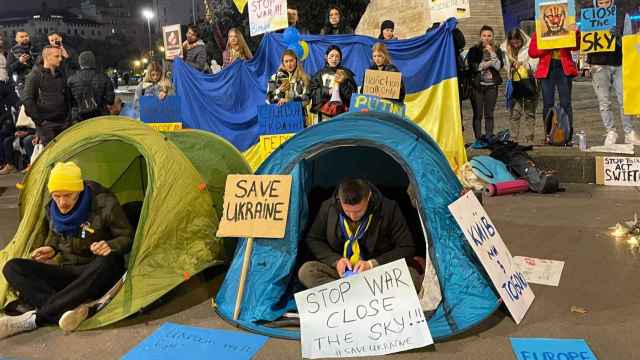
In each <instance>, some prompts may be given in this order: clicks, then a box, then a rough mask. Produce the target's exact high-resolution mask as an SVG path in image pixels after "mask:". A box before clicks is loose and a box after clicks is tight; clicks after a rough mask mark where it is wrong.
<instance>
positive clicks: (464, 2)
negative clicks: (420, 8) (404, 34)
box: [429, 0, 471, 23]
mask: <svg viewBox="0 0 640 360" xmlns="http://www.w3.org/2000/svg"><path fill="white" fill-rule="evenodd" d="M429 5H430V9H431V22H432V23H435V22H440V23H442V22H445V21H446V20H447V19H449V18H452V17H454V18H456V19H464V18H468V17H471V7H470V5H469V0H430V1H429Z"/></svg>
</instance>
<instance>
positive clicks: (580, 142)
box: [576, 130, 587, 151]
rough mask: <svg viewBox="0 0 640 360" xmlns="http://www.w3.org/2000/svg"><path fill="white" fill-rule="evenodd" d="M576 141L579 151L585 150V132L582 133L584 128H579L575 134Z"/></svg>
mask: <svg viewBox="0 0 640 360" xmlns="http://www.w3.org/2000/svg"><path fill="white" fill-rule="evenodd" d="M576 142H577V143H578V148H579V149H580V151H587V134H585V133H584V130H580V131H579V132H578V133H577V134H576Z"/></svg>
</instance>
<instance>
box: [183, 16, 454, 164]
mask: <svg viewBox="0 0 640 360" xmlns="http://www.w3.org/2000/svg"><path fill="white" fill-rule="evenodd" d="M456 24H457V23H456V20H455V19H450V20H449V21H447V22H446V23H444V24H443V26H441V27H440V28H439V29H437V30H435V31H432V32H429V33H428V34H426V35H423V36H420V37H416V38H412V39H408V40H393V41H387V42H386V45H387V48H388V49H389V52H390V55H391V58H392V60H393V63H394V64H395V65H396V66H397V67H398V68H399V69H400V71H401V72H402V75H403V81H404V83H405V87H406V90H407V96H406V99H405V102H406V106H407V116H408V118H409V119H410V121H414V122H415V123H416V124H417V125H418V126H420V127H421V128H423V129H424V130H425V131H426V132H427V133H429V134H430V135H431V136H432V137H433V138H434V139H435V140H436V142H437V143H438V144H439V145H440V148H441V149H442V151H443V153H444V154H445V156H446V157H447V159H448V160H449V163H450V164H451V167H452V168H453V169H454V170H456V169H457V168H458V167H460V166H461V165H462V164H464V163H465V162H466V153H465V149H464V140H463V137H462V124H461V121H460V118H461V115H460V103H459V96H458V81H457V77H456V53H455V49H454V46H453V30H454V29H455V27H456ZM303 39H304V40H305V41H307V43H308V44H309V58H308V59H307V60H306V61H305V62H304V68H305V70H306V72H307V73H308V74H311V75H312V74H314V73H315V72H317V71H318V70H320V69H322V67H324V54H325V51H326V49H327V47H328V46H329V45H338V46H339V47H340V48H341V49H342V53H343V65H344V66H346V67H347V68H349V69H351V70H352V71H353V72H354V73H355V74H356V81H357V82H358V85H362V81H363V78H364V73H365V70H366V69H367V68H368V67H369V66H370V64H371V47H372V46H373V44H375V43H376V42H378V41H379V40H377V39H374V38H371V37H367V36H359V35H336V36H317V35H305V36H303ZM286 47H287V45H286V44H285V43H284V41H283V39H282V35H280V34H267V35H265V37H264V38H263V40H262V43H261V45H260V48H259V49H258V50H257V51H256V56H255V57H254V58H253V60H251V61H249V62H242V61H238V62H236V63H234V64H233V65H231V66H229V67H227V68H226V69H225V70H223V71H222V72H221V73H219V74H216V75H214V76H210V75H202V74H198V73H196V72H195V71H193V70H192V69H191V68H190V67H189V66H186V65H185V64H184V63H182V62H180V61H179V60H178V61H177V62H176V63H175V66H174V83H175V85H176V88H177V91H178V94H179V95H180V97H181V102H182V103H181V111H182V117H183V122H184V124H185V126H186V127H190V128H199V129H204V130H209V131H213V132H215V133H217V134H218V135H221V136H223V137H225V138H226V139H227V140H229V141H230V142H232V143H233V144H234V145H235V146H236V147H237V148H238V149H240V151H242V152H244V154H245V157H246V159H247V160H248V162H249V163H250V164H251V166H252V167H253V168H254V169H255V168H257V167H258V166H259V165H260V163H261V162H262V161H264V160H265V159H266V157H267V156H268V153H266V152H265V151H264V147H263V146H261V145H260V143H259V135H260V134H258V126H257V119H256V116H257V106H258V105H259V104H262V103H264V99H265V98H266V88H267V81H268V79H269V77H270V76H271V74H273V73H275V71H276V70H277V68H278V66H279V65H280V61H281V56H282V53H283V52H284V50H285V49H286ZM408 121H409V120H408ZM362 131H366V129H362Z"/></svg>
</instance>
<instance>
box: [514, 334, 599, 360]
mask: <svg viewBox="0 0 640 360" xmlns="http://www.w3.org/2000/svg"><path fill="white" fill-rule="evenodd" d="M510 340H511V347H512V348H513V352H514V354H515V355H516V359H517V360H546V359H558V360H559V359H572V360H574V359H575V360H597V358H596V356H595V355H594V354H593V352H592V351H591V349H590V348H589V345H587V342H586V341H584V340H582V339H544V338H510Z"/></svg>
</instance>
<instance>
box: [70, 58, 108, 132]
mask: <svg viewBox="0 0 640 360" xmlns="http://www.w3.org/2000/svg"><path fill="white" fill-rule="evenodd" d="M79 62H80V71H77V72H76V73H75V74H73V76H71V77H70V78H69V80H67V86H69V89H70V90H71V94H72V95H73V108H72V110H71V113H72V118H73V120H74V121H83V120H87V119H91V118H94V117H98V116H104V115H107V114H108V111H107V106H110V105H113V101H114V99H115V97H116V94H115V90H114V89H113V83H112V82H111V80H110V79H109V78H108V77H107V75H105V74H103V73H102V72H99V71H97V70H96V57H95V55H93V53H92V52H91V51H84V52H82V53H81V54H80V57H79Z"/></svg>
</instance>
